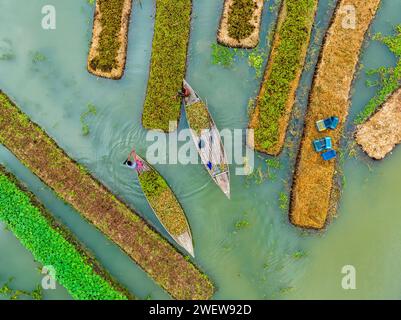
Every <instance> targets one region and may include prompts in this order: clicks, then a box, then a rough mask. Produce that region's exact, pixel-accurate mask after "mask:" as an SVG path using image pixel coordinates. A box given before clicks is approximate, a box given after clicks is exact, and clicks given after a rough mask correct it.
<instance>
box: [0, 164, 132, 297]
mask: <svg viewBox="0 0 401 320" xmlns="http://www.w3.org/2000/svg"><path fill="white" fill-rule="evenodd" d="M0 220H1V221H3V222H5V223H6V225H7V227H8V228H9V229H10V230H11V231H12V232H13V233H14V235H15V236H16V237H17V238H18V239H19V240H20V241H21V243H22V244H23V245H24V246H25V247H26V248H27V249H28V250H29V251H30V252H31V253H32V255H33V256H34V258H35V260H36V261H38V262H40V263H41V264H42V265H45V266H49V265H51V266H52V267H53V268H54V271H55V278H56V280H57V281H58V282H59V283H60V284H61V285H62V286H64V287H65V288H66V289H67V291H68V292H69V293H70V294H71V296H72V297H73V298H74V299H80V300H126V299H129V298H133V297H132V296H131V294H130V293H129V292H128V291H127V290H126V289H124V288H123V287H121V286H120V285H118V284H117V282H115V281H114V280H113V279H112V278H111V277H110V275H109V274H108V273H107V272H106V271H105V270H104V269H103V268H102V267H101V266H100V265H99V263H98V262H97V261H96V260H95V259H94V258H92V257H91V256H90V255H89V254H88V253H87V252H86V250H85V249H84V248H83V247H82V246H81V245H80V244H79V242H78V241H77V240H76V239H75V238H74V237H73V236H72V234H71V233H70V232H69V231H67V229H65V228H64V227H63V226H61V225H60V224H58V223H57V222H56V221H55V219H54V218H53V217H52V216H51V215H50V213H48V212H47V211H46V210H45V209H44V207H43V206H42V205H41V204H40V203H39V202H38V201H37V199H36V197H35V196H34V195H33V194H32V193H30V192H28V191H27V190H25V188H24V187H22V186H21V184H19V183H18V182H17V180H16V179H15V177H14V176H13V175H11V174H10V173H8V172H6V171H5V169H4V168H3V167H2V166H0Z"/></svg>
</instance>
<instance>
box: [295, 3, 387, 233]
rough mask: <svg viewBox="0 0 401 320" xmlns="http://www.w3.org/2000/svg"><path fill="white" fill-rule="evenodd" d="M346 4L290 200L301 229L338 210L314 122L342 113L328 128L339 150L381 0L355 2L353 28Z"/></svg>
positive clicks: (321, 70) (318, 80)
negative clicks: (316, 142)
mask: <svg viewBox="0 0 401 320" xmlns="http://www.w3.org/2000/svg"><path fill="white" fill-rule="evenodd" d="M348 4H350V2H349V1H345V0H340V1H339V2H338V4H337V8H336V11H335V13H334V17H333V20H332V23H331V26H330V28H329V30H328V32H327V35H326V39H325V43H324V46H323V51H322V53H321V56H320V60H319V63H318V67H317V69H316V73H315V78H314V81H313V85H312V90H311V94H310V96H309V105H308V109H307V114H306V118H305V126H304V131H303V137H302V141H301V147H300V150H299V153H298V158H297V163H296V168H295V175H294V183H293V187H292V195H291V204H290V220H291V222H292V223H293V224H294V225H296V226H299V227H303V228H311V229H321V228H323V227H324V225H325V223H326V220H327V217H328V216H329V215H330V214H331V213H333V214H334V211H335V209H336V205H337V203H336V202H337V199H338V196H339V194H338V188H337V186H336V183H335V179H334V175H335V173H336V161H335V160H331V161H326V162H325V161H323V160H322V158H321V156H320V154H318V153H317V152H315V151H314V149H313V145H312V142H313V140H315V139H318V138H323V137H324V136H325V135H326V134H327V133H325V132H322V133H319V132H317V130H316V126H315V123H316V121H317V120H320V119H324V118H327V117H330V116H333V115H335V116H337V117H338V118H339V120H340V122H339V125H338V127H337V128H336V130H334V131H331V132H330V136H331V138H332V141H333V148H334V149H338V148H339V146H340V139H341V136H342V133H343V128H344V123H345V120H346V117H347V114H348V108H349V104H350V101H349V96H350V91H351V86H352V81H353V77H354V74H355V70H356V66H357V63H358V59H359V55H360V52H361V48H362V44H363V41H364V38H365V34H366V32H367V30H368V28H369V26H370V24H371V22H372V20H373V18H374V17H375V14H376V11H377V9H378V8H379V5H380V0H371V1H365V0H354V1H352V5H353V6H354V7H355V13H356V19H357V23H356V25H355V29H352V28H344V27H343V21H344V12H347V10H344V9H345V8H344V6H346V5H348Z"/></svg>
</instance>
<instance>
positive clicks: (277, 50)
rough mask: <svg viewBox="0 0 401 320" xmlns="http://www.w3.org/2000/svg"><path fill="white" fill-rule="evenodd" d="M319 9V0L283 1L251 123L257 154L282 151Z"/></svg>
mask: <svg viewBox="0 0 401 320" xmlns="http://www.w3.org/2000/svg"><path fill="white" fill-rule="evenodd" d="M316 8H317V0H296V1H295V0H284V2H283V7H282V9H281V12H280V15H279V18H278V28H277V31H276V35H275V39H274V43H273V48H272V53H271V58H270V61H269V63H268V64H267V66H266V71H265V78H264V80H263V83H262V86H261V90H260V94H259V96H258V99H257V104H256V109H255V112H254V114H253V116H252V118H251V122H250V127H251V128H253V129H254V130H255V131H254V133H255V141H254V147H255V149H256V150H258V151H261V152H266V153H268V154H272V155H276V154H278V153H279V152H280V151H281V149H282V146H283V144H284V137H285V131H286V130H287V126H288V121H289V115H290V112H291V109H292V105H293V102H294V97H295V90H296V88H297V86H298V82H299V79H300V75H301V72H302V67H303V62H304V61H305V57H306V51H307V48H308V45H309V39H310V34H311V30H312V25H313V20H314V16H315V11H316Z"/></svg>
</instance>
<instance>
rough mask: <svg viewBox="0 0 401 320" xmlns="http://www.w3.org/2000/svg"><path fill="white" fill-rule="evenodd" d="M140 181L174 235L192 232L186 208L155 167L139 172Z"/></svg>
mask: <svg viewBox="0 0 401 320" xmlns="http://www.w3.org/2000/svg"><path fill="white" fill-rule="evenodd" d="M139 182H140V184H141V187H142V190H143V192H144V193H145V195H146V198H147V199H148V201H149V204H150V206H151V207H152V209H153V210H154V212H155V214H156V215H157V217H158V218H159V220H160V222H161V223H162V224H163V226H164V227H165V228H166V230H167V231H168V232H169V233H170V234H171V235H172V236H179V235H182V234H183V233H185V232H188V233H189V232H190V230H189V226H188V223H187V219H186V218H185V213H184V210H183V209H182V207H181V205H180V204H179V203H178V200H177V198H176V197H175V195H174V194H173V192H172V191H171V189H170V187H169V186H168V185H167V182H166V180H164V178H163V177H162V176H161V175H160V174H159V173H158V172H157V171H156V170H154V169H153V168H150V170H148V171H144V172H142V173H140V174H139Z"/></svg>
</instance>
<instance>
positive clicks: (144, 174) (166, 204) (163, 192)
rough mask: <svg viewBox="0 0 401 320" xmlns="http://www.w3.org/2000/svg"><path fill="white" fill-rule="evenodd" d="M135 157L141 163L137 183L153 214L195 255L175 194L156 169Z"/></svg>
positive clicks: (182, 245)
mask: <svg viewBox="0 0 401 320" xmlns="http://www.w3.org/2000/svg"><path fill="white" fill-rule="evenodd" d="M136 158H137V160H140V161H141V162H142V165H143V167H142V168H141V169H138V168H137V170H136V172H137V174H138V179H139V184H140V186H141V188H142V191H143V193H144V194H145V197H146V199H147V200H148V203H149V205H150V207H151V208H152V210H153V212H154V214H155V215H156V217H157V218H158V220H159V221H160V223H161V224H162V225H163V227H164V229H166V231H167V232H168V234H169V235H170V236H171V237H172V238H173V239H174V240H175V241H176V242H177V244H178V245H180V246H181V247H182V248H184V249H185V250H186V251H187V252H188V253H189V254H190V255H191V256H192V257H195V254H194V247H193V241H192V234H191V229H190V227H189V224H188V220H187V218H186V216H185V212H184V210H183V208H182V207H181V205H180V203H179V202H178V200H177V198H176V196H175V195H174V193H173V191H172V190H171V188H170V186H169V185H168V184H167V182H166V180H165V179H164V178H163V177H162V176H161V175H160V173H159V172H157V170H156V169H154V168H153V167H152V166H151V165H150V164H149V163H148V162H146V161H145V160H144V159H142V158H141V157H139V156H138V155H136ZM124 164H126V162H125V163H124Z"/></svg>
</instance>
